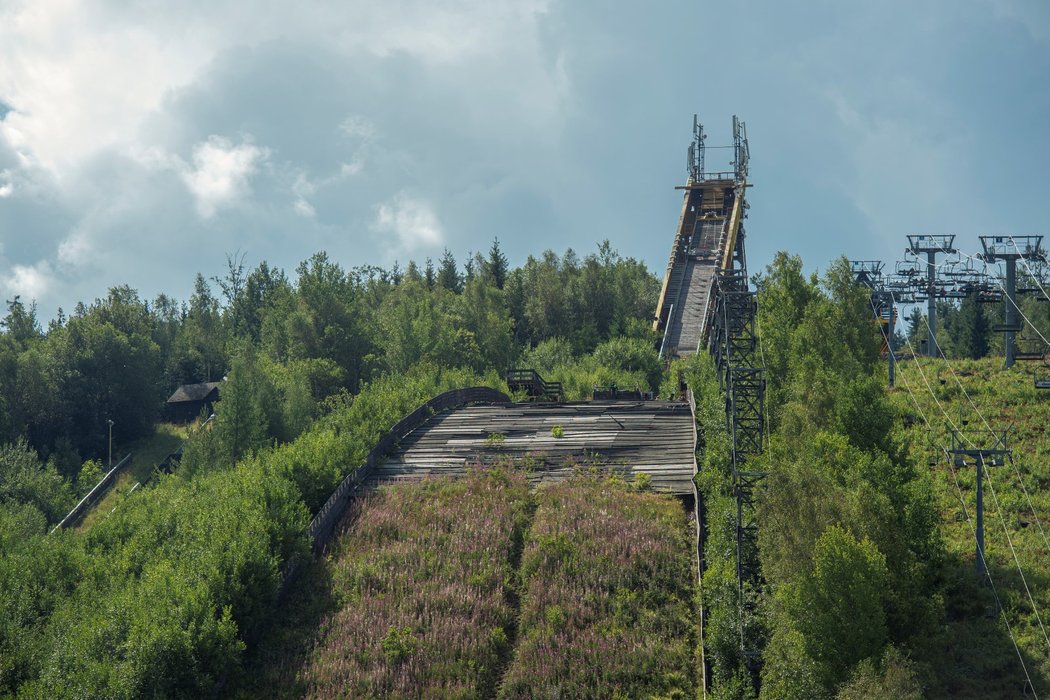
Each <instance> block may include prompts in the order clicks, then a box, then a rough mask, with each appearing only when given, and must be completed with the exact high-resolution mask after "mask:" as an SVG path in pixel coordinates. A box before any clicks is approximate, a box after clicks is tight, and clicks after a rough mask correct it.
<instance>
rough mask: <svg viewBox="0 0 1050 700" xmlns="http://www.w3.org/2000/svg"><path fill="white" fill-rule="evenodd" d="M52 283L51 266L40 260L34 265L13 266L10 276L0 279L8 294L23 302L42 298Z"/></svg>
mask: <svg viewBox="0 0 1050 700" xmlns="http://www.w3.org/2000/svg"><path fill="white" fill-rule="evenodd" d="M53 281H54V280H53V276H52V273H51V265H50V264H49V263H48V262H47V261H46V260H41V261H39V262H37V263H36V264H35V265H14V266H12V268H11V272H10V274H8V275H7V276H5V277H3V278H0V283H2V285H3V287H4V289H5V290H6V291H7V293H8V294H11V295H15V294H17V295H19V296H21V297H23V298H24V299H25V300H33V299H39V298H41V297H42V296H44V294H45V293H46V292H47V291H48V289H50V287H51V284H52V282H53Z"/></svg>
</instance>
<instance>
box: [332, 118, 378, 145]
mask: <svg viewBox="0 0 1050 700" xmlns="http://www.w3.org/2000/svg"><path fill="white" fill-rule="evenodd" d="M339 130H340V131H342V132H343V133H344V134H346V135H347V136H349V137H351V138H359V139H361V140H363V141H371V140H372V139H374V138H375V137H376V135H377V134H378V133H379V132H378V131H377V130H376V125H375V124H373V123H372V122H371V120H369V119H368V118H367V117H363V116H361V115H360V114H351V115H350V116H348V117H347V118H346V119H344V120H343V122H342V124H340V125H339Z"/></svg>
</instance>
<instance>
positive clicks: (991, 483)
mask: <svg viewBox="0 0 1050 700" xmlns="http://www.w3.org/2000/svg"><path fill="white" fill-rule="evenodd" d="M926 328H928V329H929V328H930V323H929V321H927V322H926ZM941 359H942V360H944V363H945V364H946V365H947V366H948V370H949V371H950V372H951V373H952V376H953V377H955V383H956V384H958V385H959V389H961V390H962V393H963V396H965V397H966V400H967V401H969V402H970V406H972V407H973V409H974V411H977V415H978V416H980V417H981V420H983V421H984V424H985V426H987V428H988V431H989V432H992V433H993V434H994V432H993V431H992V428H991V426H990V425H989V424H988V421H987V420H985V419H984V415H983V414H982V413H981V412H980V411H979V410H978V409H977V406H975V405H974V403H973V400H972V399H971V398H970V395H969V394H967V393H966V389H965V388H964V387H963V385H962V382H961V381H960V380H959V376H958V375H957V374H956V373H955V368H953V367H952V363H951V362H949V361H948V358H947V357H944V356H942V357H941ZM916 366H918V365H916ZM927 386H928V384H927ZM939 405H940V402H938V406H939ZM941 411H942V413H944V414H945V417H946V418H947V417H948V414H947V413H946V412H944V409H943V408H942V409H941ZM949 420H950V419H949ZM953 426H954V423H953ZM956 432H957V433H958V434H959V435H960V436H961V437H962V439H963V440H965V441H966V442H967V443H968V444H969V445H970V448H971V449H974V450H976V449H980V448H978V447H977V444H976V443H974V441H973V440H971V439H970V438H969V437H968V436H967V435H966V434H965V433H963V432H962V431H961V430H959V429H958V428H956ZM1011 463H1012V460H1011ZM985 474H986V475H987V476H988V487H989V488H990V489H991V492H992V500H993V501H994V502H995V513H996V515H997V516H998V517H999V523H1000V524H1001V525H1002V527H1003V534H1004V535H1006V542H1007V544H1009V545H1010V553H1011V554H1012V555H1013V558H1014V564H1015V565H1016V566H1017V572H1018V573H1019V574H1021V583H1023V584H1024V590H1025V593H1027V594H1028V601H1029V602H1030V603H1031V604H1032V609H1033V610H1034V611H1035V619H1036V621H1038V622H1039V629H1041V630H1042V631H1043V639H1044V640H1045V641H1046V646H1047V648H1050V636H1048V635H1047V633H1046V628H1045V627H1044V626H1043V618H1042V616H1041V615H1040V614H1039V606H1037V605H1036V603H1035V598H1034V597H1033V596H1032V591H1031V590H1030V589H1029V588H1028V579H1027V578H1025V575H1024V570H1023V569H1022V568H1021V562H1020V560H1019V559H1018V557H1017V550H1016V549H1015V548H1014V542H1013V538H1012V537H1010V530H1009V528H1007V527H1006V518H1004V517H1003V511H1002V508H1000V506H999V497H998V496H997V495H996V492H995V480H994V479H993V478H992V472H991V470H988V469H986V470H985ZM1018 478H1020V474H1018ZM1022 485H1023V484H1022ZM1029 506H1030V507H1032V515H1035V508H1034V506H1031V502H1029ZM1036 519H1038V516H1036Z"/></svg>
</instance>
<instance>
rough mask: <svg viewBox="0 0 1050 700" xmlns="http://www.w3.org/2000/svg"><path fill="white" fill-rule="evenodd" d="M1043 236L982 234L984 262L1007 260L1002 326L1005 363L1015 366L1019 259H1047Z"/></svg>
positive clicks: (1019, 327)
mask: <svg viewBox="0 0 1050 700" xmlns="http://www.w3.org/2000/svg"><path fill="white" fill-rule="evenodd" d="M1042 242H1043V237H1042V236H981V246H982V247H983V248H984V254H983V255H982V256H981V258H982V259H983V260H984V261H985V262H998V261H1000V260H1002V261H1003V262H1005V263H1006V295H1005V296H1004V297H1003V309H1004V312H1005V313H1004V315H1003V325H1002V326H1000V327H999V328H997V329H996V330H1001V331H1002V332H1003V336H1004V338H1005V342H1004V343H1003V344H1004V346H1005V351H1006V366H1007V367H1012V366H1013V364H1014V359H1016V357H1017V348H1016V347H1015V343H1014V336H1015V335H1016V334H1017V333H1018V332H1019V331H1020V330H1021V327H1022V326H1021V321H1020V319H1018V318H1017V316H1018V314H1017V312H1018V308H1017V261H1018V260H1024V261H1029V260H1031V261H1034V262H1046V251H1044V250H1043V248H1042Z"/></svg>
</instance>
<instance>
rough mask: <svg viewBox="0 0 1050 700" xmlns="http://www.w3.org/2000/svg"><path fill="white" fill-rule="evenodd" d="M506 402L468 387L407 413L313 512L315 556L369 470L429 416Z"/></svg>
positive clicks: (497, 394) (311, 533)
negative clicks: (455, 409)
mask: <svg viewBox="0 0 1050 700" xmlns="http://www.w3.org/2000/svg"><path fill="white" fill-rule="evenodd" d="M508 402H510V398H509V397H508V396H507V395H506V394H504V393H503V392H501V391H497V390H496V389H490V388H489V387H472V388H470V389H454V390H452V391H446V392H445V393H444V394H439V395H438V396H435V397H434V398H432V399H430V400H429V401H427V402H426V403H425V404H423V405H422V406H420V407H419V408H417V409H416V410H414V411H412V412H411V413H409V414H408V415H407V416H405V417H404V418H402V419H401V420H399V421H398V422H397V423H395V424H394V425H393V427H391V428H390V430H388V431H387V432H386V433H385V434H384V435H383V436H382V437H381V438H379V442H377V443H376V446H375V447H374V448H372V451H371V452H369V453H368V457H366V458H365V461H364V463H363V464H361V465H360V466H358V467H357V468H355V469H353V470H351V471H350V473H349V474H347V475H346V477H345V478H344V479H343V480H342V482H340V484H339V485H338V486H336V487H335V491H333V492H332V495H331V496H329V497H328V500H327V501H325V504H324V505H323V506H321V509H320V510H319V511H317V515H315V516H314V519H313V520H312V521H311V522H310V529H309V530H308V533H309V536H310V541H311V544H312V546H313V550H314V551H315V552H319V551H321V550H322V549H324V547H325V545H326V544H328V541H329V540H330V539H331V537H332V534H333V532H334V530H335V526H336V525H337V524H338V522H339V521H340V520H342V518H343V514H344V513H345V512H346V506H347V504H348V503H349V502H350V498H351V496H352V495H353V494H354V493H355V492H356V491H357V489H358V488H359V487H361V486H362V485H363V484H364V482H365V481H366V480H367V479H368V478H369V476H370V475H371V473H372V470H373V469H374V468H375V466H376V465H377V464H378V463H379V462H380V460H382V458H383V456H384V455H385V454H386V453H387V451H388V450H389V449H390V448H391V447H393V446H394V445H395V444H396V443H398V442H400V441H401V440H402V439H403V438H404V437H406V436H407V435H408V434H409V433H411V432H412V431H413V430H415V429H416V428H418V427H419V426H421V425H423V424H424V423H425V422H427V421H428V420H429V419H430V417H431V416H433V415H434V414H436V413H440V412H442V411H447V410H449V409H451V408H458V407H460V406H465V405H467V404H470V403H508Z"/></svg>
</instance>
